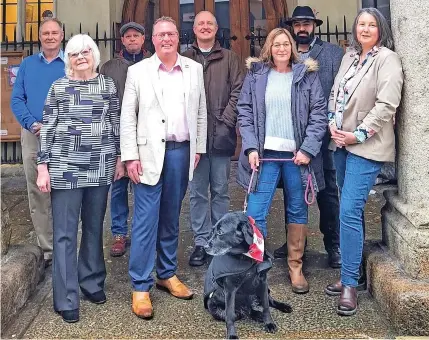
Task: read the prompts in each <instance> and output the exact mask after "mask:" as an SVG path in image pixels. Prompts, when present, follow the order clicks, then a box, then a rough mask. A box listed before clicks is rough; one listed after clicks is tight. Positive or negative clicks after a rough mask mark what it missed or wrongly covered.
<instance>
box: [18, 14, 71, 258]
mask: <svg viewBox="0 0 429 340" xmlns="http://www.w3.org/2000/svg"><path fill="white" fill-rule="evenodd" d="M63 37H64V33H63V29H62V24H61V22H60V21H59V20H57V19H53V18H50V19H46V20H45V21H43V22H42V23H41V24H40V28H39V39H40V42H41V52H40V53H37V54H34V55H32V56H29V57H27V58H25V59H24V60H23V61H22V63H21V65H20V67H19V71H18V76H17V77H16V82H15V84H14V87H13V92H12V98H11V108H12V111H13V113H14V115H15V117H16V119H17V120H18V122H19V123H20V124H21V126H22V131H21V147H22V160H23V163H24V171H25V177H26V180H27V191H28V201H29V206H30V214H31V219H32V221H33V226H34V229H35V231H36V235H37V239H38V242H39V245H40V247H41V248H42V249H43V252H44V258H45V264H46V265H49V264H50V263H51V261H52V210H51V197H50V194H49V193H43V192H41V191H40V190H39V188H38V187H37V185H36V180H37V164H36V154H37V152H38V151H39V147H40V145H39V144H40V142H39V134H40V129H41V127H42V123H41V122H42V114H43V106H44V104H45V99H46V95H47V94H48V91H49V88H50V87H51V85H52V83H53V82H54V81H55V80H57V79H58V78H61V77H63V76H64V75H65V74H64V61H63V59H64V53H63V51H62V50H61V49H60V45H61V41H62V40H63Z"/></svg>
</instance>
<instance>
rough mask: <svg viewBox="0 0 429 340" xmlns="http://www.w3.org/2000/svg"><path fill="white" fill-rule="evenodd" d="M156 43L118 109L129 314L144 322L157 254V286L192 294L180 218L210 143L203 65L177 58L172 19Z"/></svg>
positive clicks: (132, 70) (136, 68)
mask: <svg viewBox="0 0 429 340" xmlns="http://www.w3.org/2000/svg"><path fill="white" fill-rule="evenodd" d="M152 41H153V44H154V46H155V54H154V55H153V56H152V57H151V58H148V59H145V60H143V61H141V62H139V63H137V64H135V65H133V66H130V67H129V69H128V75H127V81H126V84H125V93H124V98H123V101H122V112H121V157H122V161H123V162H125V164H126V167H127V171H128V175H129V177H130V179H131V181H132V182H133V183H134V184H133V185H134V216H133V227H132V231H131V239H132V243H131V250H130V261H129V274H130V277H131V281H132V285H133V290H134V292H133V304H132V310H133V312H134V313H135V314H136V315H137V316H138V317H141V318H151V317H152V315H153V308H152V304H151V301H150V297H149V290H150V289H151V288H152V286H153V283H154V280H153V278H152V276H151V272H152V269H153V267H154V264H155V252H156V253H157V259H156V273H157V279H158V280H157V283H156V286H157V287H158V288H160V289H163V290H166V291H168V292H169V293H170V294H172V295H173V296H175V297H177V298H180V299H191V298H192V296H193V293H192V292H191V291H190V290H189V289H188V288H187V287H186V286H185V285H184V284H183V283H181V282H180V281H179V279H178V278H177V277H176V275H175V273H176V270H177V256H176V252H177V246H178V234H179V215H180V209H181V205H182V200H183V198H184V196H185V193H186V189H187V186H188V181H189V180H191V179H192V177H193V171H194V169H195V168H196V167H197V165H198V161H199V159H200V155H201V154H202V153H205V152H206V139H207V111H206V97H205V90H204V80H203V69H202V66H201V65H200V64H198V63H197V62H195V61H193V60H191V59H188V58H185V57H182V56H180V55H179V54H178V53H177V47H178V43H179V35H178V31H177V27H176V23H175V22H174V20H173V19H171V18H169V17H162V18H160V19H158V20H157V21H156V22H155V24H154V27H153V36H152Z"/></svg>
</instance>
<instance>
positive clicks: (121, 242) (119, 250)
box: [110, 235, 127, 257]
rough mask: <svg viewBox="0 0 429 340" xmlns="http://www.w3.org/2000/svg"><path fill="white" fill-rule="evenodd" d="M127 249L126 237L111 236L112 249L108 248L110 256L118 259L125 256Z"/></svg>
mask: <svg viewBox="0 0 429 340" xmlns="http://www.w3.org/2000/svg"><path fill="white" fill-rule="evenodd" d="M126 248H127V237H126V236H124V235H115V236H113V243H112V247H111V248H110V256H113V257H118V256H122V255H124V254H125V251H126Z"/></svg>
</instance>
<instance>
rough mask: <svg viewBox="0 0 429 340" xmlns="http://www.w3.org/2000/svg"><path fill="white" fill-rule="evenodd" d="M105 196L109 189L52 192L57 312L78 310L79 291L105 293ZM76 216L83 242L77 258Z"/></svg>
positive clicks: (54, 286) (53, 283)
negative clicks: (80, 227)
mask: <svg viewBox="0 0 429 340" xmlns="http://www.w3.org/2000/svg"><path fill="white" fill-rule="evenodd" d="M108 192H109V186H108V185H105V186H101V187H87V188H79V189H65V190H59V189H52V192H51V200H52V217H53V229H54V242H53V243H54V251H53V254H54V255H53V263H52V287H53V295H54V309H55V310H56V311H64V310H72V309H77V308H79V287H80V289H81V290H82V291H83V292H84V293H87V294H94V293H96V292H98V291H100V290H102V289H104V281H105V279H106V267H105V264H104V255H103V221H104V215H105V213H106V205H107V194H108ZM79 213H80V217H81V220H82V238H81V243H80V249H79V258H77V232H78V224H79Z"/></svg>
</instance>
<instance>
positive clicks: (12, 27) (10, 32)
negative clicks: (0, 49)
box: [2, 24, 16, 41]
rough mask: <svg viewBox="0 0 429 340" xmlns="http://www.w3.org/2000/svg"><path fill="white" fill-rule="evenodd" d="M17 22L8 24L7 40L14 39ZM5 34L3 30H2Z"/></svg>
mask: <svg viewBox="0 0 429 340" xmlns="http://www.w3.org/2000/svg"><path fill="white" fill-rule="evenodd" d="M15 26H16V24H6V36H7V41H14V40H13V31H14V30H15ZM2 35H3V32H2Z"/></svg>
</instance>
